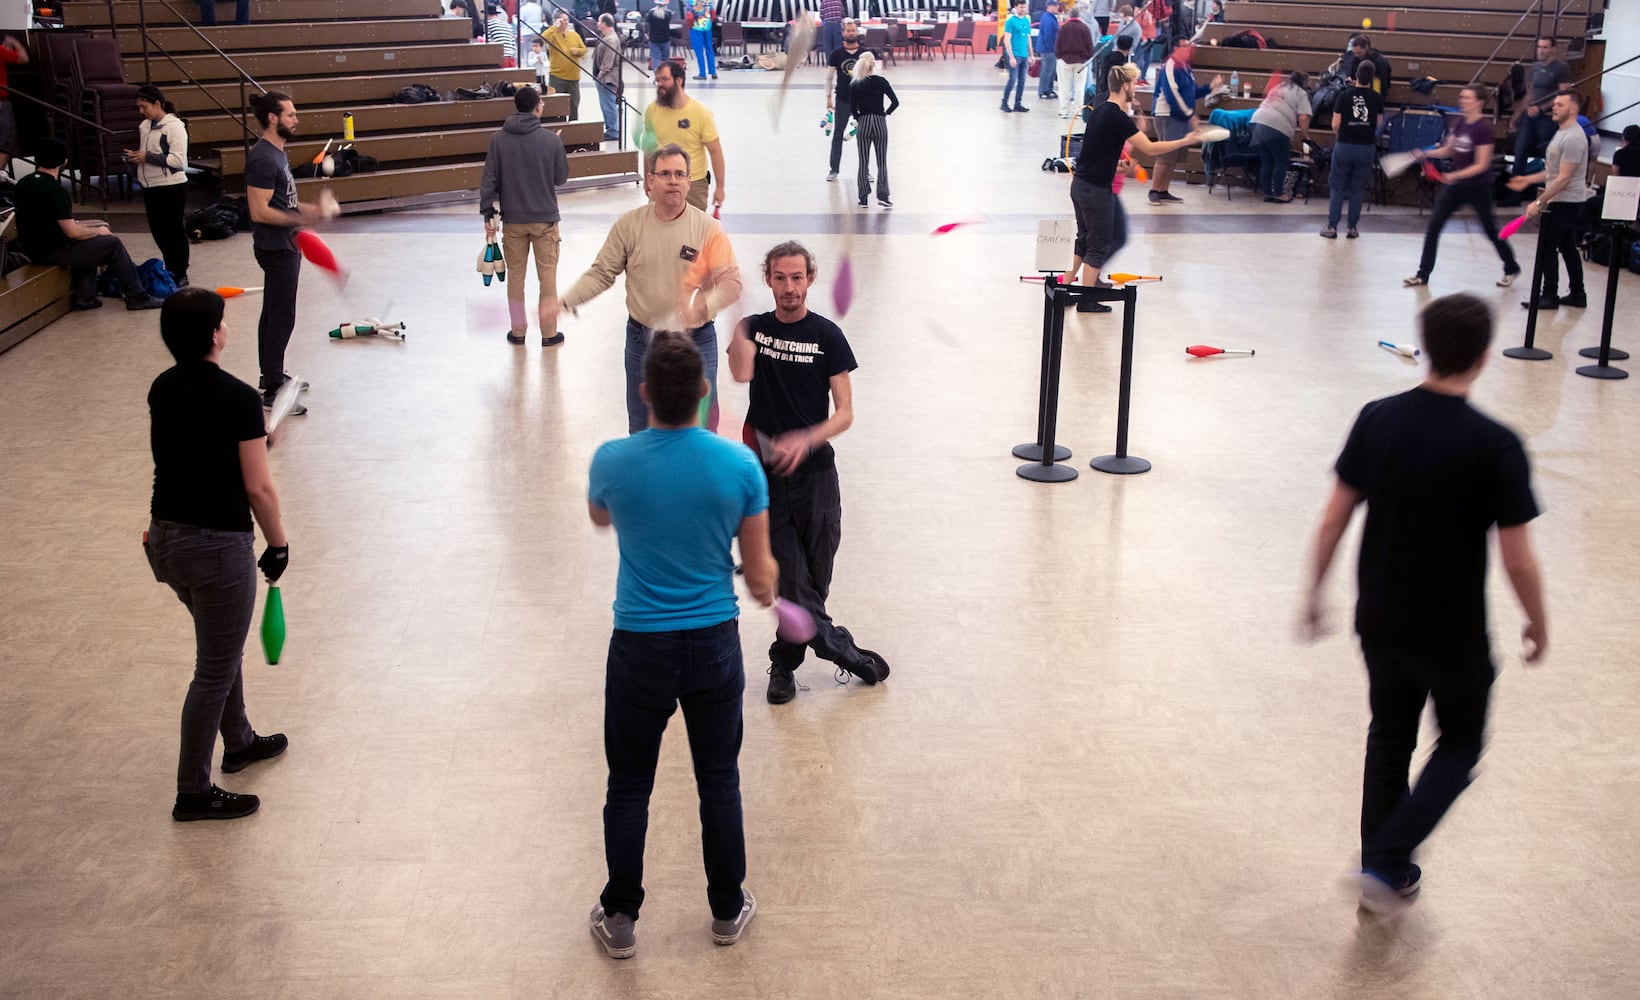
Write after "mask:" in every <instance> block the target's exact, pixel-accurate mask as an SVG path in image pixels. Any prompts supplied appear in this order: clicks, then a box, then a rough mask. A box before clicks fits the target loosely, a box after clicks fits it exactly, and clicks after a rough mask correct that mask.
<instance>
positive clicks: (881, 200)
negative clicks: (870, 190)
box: [877, 198, 894, 208]
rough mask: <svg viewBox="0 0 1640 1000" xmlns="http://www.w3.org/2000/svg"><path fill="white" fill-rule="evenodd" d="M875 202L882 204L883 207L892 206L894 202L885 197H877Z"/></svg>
mask: <svg viewBox="0 0 1640 1000" xmlns="http://www.w3.org/2000/svg"><path fill="white" fill-rule="evenodd" d="M877 204H879V205H881V206H883V207H884V208H893V207H894V203H893V202H892V201H889V200H888V199H887V198H878V199H877Z"/></svg>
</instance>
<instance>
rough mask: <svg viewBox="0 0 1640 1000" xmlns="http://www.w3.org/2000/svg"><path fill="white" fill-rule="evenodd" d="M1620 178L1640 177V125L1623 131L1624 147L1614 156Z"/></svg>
mask: <svg viewBox="0 0 1640 1000" xmlns="http://www.w3.org/2000/svg"><path fill="white" fill-rule="evenodd" d="M1612 166H1613V167H1616V168H1617V176H1619V177H1640V125H1630V126H1628V127H1627V128H1625V129H1623V145H1622V147H1621V148H1619V149H1618V150H1617V152H1615V153H1613V154H1612Z"/></svg>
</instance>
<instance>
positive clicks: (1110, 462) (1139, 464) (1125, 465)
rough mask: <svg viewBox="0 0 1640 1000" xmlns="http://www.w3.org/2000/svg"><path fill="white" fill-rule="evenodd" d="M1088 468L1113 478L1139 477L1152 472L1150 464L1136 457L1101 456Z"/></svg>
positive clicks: (1089, 464) (1090, 463)
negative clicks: (1141, 474)
mask: <svg viewBox="0 0 1640 1000" xmlns="http://www.w3.org/2000/svg"><path fill="white" fill-rule="evenodd" d="M1088 467H1089V468H1090V469H1097V470H1098V471H1100V472H1108V473H1110V474H1111V475H1113V476H1137V475H1138V474H1139V473H1141V472H1149V471H1150V463H1149V462H1147V461H1145V460H1144V459H1142V458H1139V457H1138V456H1136V455H1100V456H1099V457H1098V458H1096V459H1094V460H1093V461H1091V462H1089V463H1088Z"/></svg>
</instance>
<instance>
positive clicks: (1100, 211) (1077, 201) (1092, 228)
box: [1065, 64, 1201, 313]
mask: <svg viewBox="0 0 1640 1000" xmlns="http://www.w3.org/2000/svg"><path fill="white" fill-rule="evenodd" d="M1138 81H1139V70H1138V67H1136V66H1133V65H1131V64H1123V65H1119V66H1116V67H1114V68H1112V69H1111V71H1110V73H1109V75H1108V76H1107V77H1106V78H1105V86H1106V87H1107V88H1109V90H1110V99H1109V100H1107V101H1105V102H1103V103H1101V104H1100V105H1099V106H1098V107H1096V108H1094V109H1093V112H1092V113H1091V114H1090V115H1089V116H1088V127H1087V130H1086V131H1085V132H1083V133H1082V152H1081V153H1079V154H1078V155H1077V157H1076V167H1075V169H1074V170H1073V171H1072V174H1073V176H1072V177H1071V206H1072V208H1074V209H1075V211H1076V254H1075V256H1073V257H1072V258H1071V269H1070V270H1069V271H1068V272H1066V274H1065V284H1067V285H1080V284H1084V283H1086V284H1100V285H1103V284H1105V283H1106V282H1104V281H1103V280H1102V279H1101V278H1100V277H1099V272H1100V271H1102V270H1103V269H1104V267H1105V264H1106V262H1108V261H1109V260H1110V258H1111V257H1113V256H1114V255H1115V254H1116V251H1118V250H1120V249H1121V248H1122V245H1123V244H1124V243H1126V242H1127V215H1126V213H1124V212H1123V211H1122V202H1121V200H1120V199H1118V198H1117V197H1116V191H1115V189H1114V184H1115V182H1116V171H1117V169H1118V165H1119V164H1125V167H1124V169H1132V167H1133V162H1132V161H1131V160H1128V159H1127V158H1126V157H1125V156H1124V155H1123V152H1122V150H1123V147H1124V146H1126V145H1128V144H1130V143H1131V144H1132V145H1133V147H1134V148H1135V149H1138V150H1139V151H1140V152H1142V153H1145V154H1147V155H1150V156H1161V155H1163V154H1165V153H1171V152H1173V151H1174V150H1176V149H1183V148H1184V147H1186V146H1189V145H1191V144H1193V143H1197V142H1200V141H1201V134H1200V133H1199V132H1191V133H1190V134H1189V135H1187V136H1185V137H1184V138H1182V139H1173V140H1170V141H1168V142H1153V141H1151V139H1150V137H1149V136H1147V135H1145V134H1144V133H1143V132H1141V131H1139V127H1138V126H1137V125H1135V124H1134V123H1133V119H1132V117H1130V116H1129V114H1128V108H1129V106H1131V105H1132V103H1133V100H1134V95H1135V88H1136V87H1137V86H1138ZM1083 264H1088V265H1091V267H1092V271H1093V273H1092V274H1089V275H1086V276H1084V275H1083V273H1082V265H1083ZM1076 311H1077V312H1081V313H1107V312H1110V311H1111V310H1110V306H1107V305H1105V304H1104V303H1103V302H1094V301H1093V300H1091V299H1087V300H1083V301H1081V302H1078V303H1077V304H1076Z"/></svg>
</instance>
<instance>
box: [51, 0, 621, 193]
mask: <svg viewBox="0 0 1640 1000" xmlns="http://www.w3.org/2000/svg"><path fill="white" fill-rule="evenodd" d="M173 3H174V5H175V6H176V8H177V11H178V12H179V13H180V14H181V15H182V16H183V17H192V16H194V15H195V12H196V11H197V9H198V8H197V6H196V5H195V4H194V3H193V2H191V0H187V2H176V0H173ZM429 8H430V4H429V3H428V2H427V0H374V2H372V3H371V4H369V5H368V8H365V9H362V8H360V7H359V5H358V4H356V3H351V2H348V0H253V3H252V4H251V19H252V22H253V23H251V24H249V25H235V24H221V25H217V26H214V27H209V28H202V29H201V31H202V32H203V34H204V35H205V37H206V38H207V39H209V40H210V42H211V43H214V44H215V45H217V46H219V47H221V48H222V50H223V51H224V52H226V53H227V54H228V55H229V56H230V57H231V58H232V59H233V60H234V62H236V63H238V65H239V66H240V67H241V68H242V69H243V70H244V71H245V72H246V73H247V74H248V75H249V76H250V77H251V78H253V79H254V80H256V81H257V83H259V84H261V86H262V87H264V88H266V89H267V90H278V91H283V92H285V93H288V94H290V95H291V97H292V98H293V99H294V101H295V102H296V106H297V110H298V113H299V114H300V117H301V125H300V126H299V137H300V139H299V141H297V142H294V143H292V144H291V146H290V158H291V162H292V163H293V164H300V163H304V162H306V161H308V160H311V159H312V157H313V154H314V153H316V152H317V151H318V150H319V148H320V147H322V146H323V145H324V141H325V140H326V139H331V138H334V139H336V140H338V142H339V141H340V138H341V135H342V115H343V114H344V113H349V112H351V113H352V115H353V123H354V134H355V140H354V148H355V149H357V150H358V151H359V152H360V153H361V154H364V155H368V156H371V157H374V158H375V159H376V160H377V161H378V165H379V166H378V169H377V170H375V171H372V172H368V173H360V174H355V175H351V176H348V177H345V178H330V179H312V180H302V181H300V186H301V187H302V188H303V189H304V190H308V189H311V187H313V186H314V185H318V184H328V185H329V186H331V187H332V188H333V190H334V191H335V193H336V196H337V198H338V200H339V201H341V202H342V204H343V206H344V207H348V206H353V207H365V206H369V207H379V206H381V205H384V204H392V203H395V202H399V201H402V200H405V199H415V198H425V197H427V196H433V195H443V194H460V193H472V192H473V189H475V188H476V187H477V184H478V178H479V175H480V173H481V171H482V165H483V160H484V152H485V150H486V148H487V147H488V143H489V137H490V136H491V135H492V134H494V132H495V130H496V129H497V128H498V127H499V126H500V124H501V121H502V120H503V119H504V118H505V117H506V116H507V115H508V114H509V113H511V112H512V110H513V108H512V102H511V100H510V99H505V98H501V99H489V100H475V101H439V102H432V103H426V104H413V105H411V104H394V103H391V99H392V97H393V95H394V94H395V93H397V92H398V91H399V90H401V89H403V88H405V87H407V86H410V85H412V84H426V85H428V86H430V87H432V88H434V89H435V90H437V91H439V92H441V93H448V92H450V91H454V90H456V89H458V88H460V89H466V90H477V89H478V88H480V87H481V86H483V85H484V84H486V83H488V84H490V85H491V86H492V87H493V86H494V85H496V84H499V83H501V82H504V81H512V82H526V81H529V80H530V79H531V73H530V72H529V71H528V70H520V69H504V68H502V67H501V61H502V53H503V49H502V47H501V46H500V45H489V44H472V43H471V42H470V41H469V36H470V33H471V22H469V21H467V20H465V19H457V18H440V17H436V16H433V15H432V14H430V13H429ZM112 10H113V27H112V29H111V28H110V19H109V6H108V5H106V4H103V3H71V4H68V5H66V6H65V7H64V19H65V24H66V26H67V27H69V28H80V29H88V30H91V31H92V32H93V33H96V34H108V33H110V32H111V33H112V34H113V35H114V37H115V38H117V40H118V43H119V46H120V51H121V53H122V54H123V56H124V65H125V73H126V78H127V79H128V80H131V81H133V82H149V83H153V84H155V85H156V86H159V87H161V88H163V89H164V90H165V93H166V97H167V98H168V99H169V100H170V101H171V102H172V103H173V104H175V105H176V108H177V111H178V113H179V114H181V115H182V116H183V118H184V120H185V121H186V122H187V124H188V132H189V142H190V159H191V160H192V161H194V162H195V164H196V165H199V166H203V167H205V168H207V169H214V170H217V171H219V172H220V174H221V178H222V182H223V187H224V189H225V190H227V191H241V190H243V189H244V181H243V170H244V149H243V143H242V138H241V137H242V134H243V130H242V127H241V125H240V123H239V120H238V117H237V115H233V114H228V113H225V112H224V111H223V108H224V107H226V108H229V109H234V110H237V109H238V108H239V104H240V100H241V84H240V79H239V74H238V71H237V70H235V69H234V67H233V66H231V65H229V63H228V62H227V60H225V59H223V58H222V57H221V56H220V55H218V54H217V53H216V52H214V51H211V49H210V47H209V45H207V44H206V42H205V41H204V40H202V39H201V38H200V37H199V35H197V34H195V33H194V31H192V30H191V29H189V28H187V27H184V26H182V22H181V20H180V19H179V18H178V16H177V14H175V13H173V12H171V11H170V10H168V9H167V8H165V7H164V6H161V5H160V4H158V3H154V2H150V3H147V4H145V5H144V11H143V13H144V14H145V16H146V19H147V25H148V30H149V40H150V44H149V47H148V56H147V59H146V62H145V60H144V58H143V50H144V42H143V36H142V33H141V31H140V30H139V29H138V27H137V24H138V17H139V11H138V5H137V4H136V3H134V2H131V0H117V2H115V3H114V4H112ZM224 10H227V11H228V13H229V14H230V15H231V8H223V7H221V6H219V7H218V16H219V17H221V16H223V11H224ZM161 49H163V50H164V53H167V54H168V55H167V54H162V53H161ZM190 76H192V77H193V80H194V81H197V82H198V84H199V85H196V84H195V83H194V82H190V81H189V79H188V78H189V77H190ZM588 86H590V84H589V85H588ZM247 89H248V90H249V92H250V93H255V88H252V87H248V86H247ZM543 97H544V99H543V102H542V116H543V119H544V120H545V121H546V123H547V125H548V127H550V128H553V129H555V130H557V131H558V132H559V134H560V135H561V136H562V137H563V139H564V141H565V146H566V148H567V149H568V150H569V151H570V176H571V177H572V178H586V179H592V178H598V177H607V178H612V179H621V180H629V179H636V176H637V171H638V154H637V152H636V151H635V150H632V149H626V150H615V149H604V148H602V147H603V141H602V134H603V123H602V119H601V117H599V118H596V119H590V120H589V119H582V120H581V121H579V122H574V123H571V122H568V121H566V120H565V119H566V118H567V116H568V113H569V98H568V97H564V96H559V95H543ZM589 108H590V113H591V114H593V115H597V114H598V103H597V101H596V99H594V100H592V101H590V102H586V101H583V103H582V111H583V113H587V112H588V109H589Z"/></svg>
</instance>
